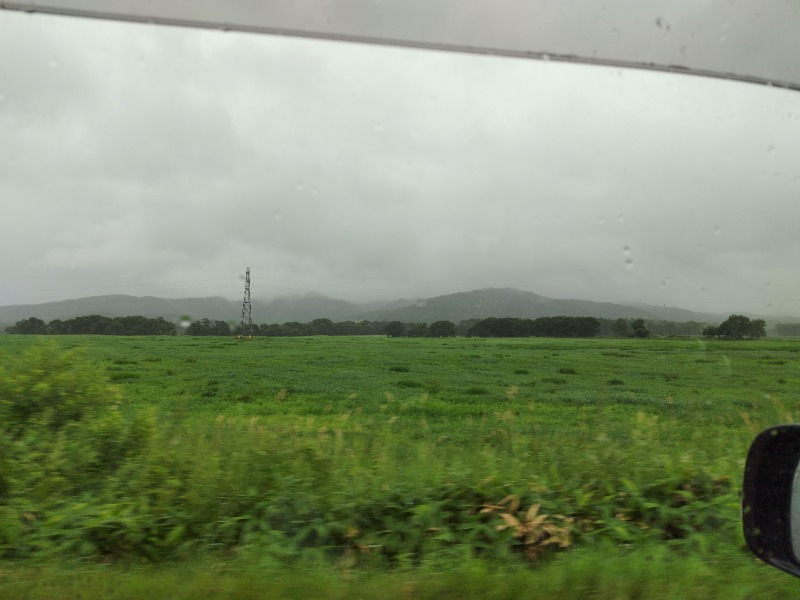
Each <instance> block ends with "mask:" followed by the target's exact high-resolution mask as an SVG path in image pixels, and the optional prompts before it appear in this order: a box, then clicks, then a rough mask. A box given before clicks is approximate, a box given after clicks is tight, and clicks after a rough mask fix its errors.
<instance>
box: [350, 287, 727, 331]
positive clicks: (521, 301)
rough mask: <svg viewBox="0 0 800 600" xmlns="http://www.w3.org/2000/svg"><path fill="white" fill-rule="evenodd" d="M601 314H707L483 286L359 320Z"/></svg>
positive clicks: (682, 317)
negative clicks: (548, 295)
mask: <svg viewBox="0 0 800 600" xmlns="http://www.w3.org/2000/svg"><path fill="white" fill-rule="evenodd" d="M555 316H568V317H601V318H606V319H618V318H620V317H622V318H643V319H658V320H665V321H706V320H709V319H710V318H711V317H710V316H709V315H705V314H701V313H696V312H692V311H690V310H685V309H681V308H669V307H656V306H647V305H636V306H628V305H623V304H612V303H609V302H590V301H588V300H556V299H553V298H547V297H545V296H540V295H538V294H534V293H533V292H525V291H522V290H517V289H514V288H486V289H482V290H473V291H471V292H459V293H456V294H447V295H445V296H437V297H435V298H429V299H427V300H422V301H419V302H416V303H414V304H411V305H409V306H405V307H401V308H396V309H392V310H377V311H370V312H366V313H362V314H360V315H358V317H357V318H358V319H368V320H370V321H403V322H413V323H419V322H426V323H431V322H433V321H439V320H448V321H453V322H455V323H458V322H459V321H463V320H466V319H485V318H487V317H519V318H523V319H536V318H539V317H555Z"/></svg>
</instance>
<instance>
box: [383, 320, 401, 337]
mask: <svg viewBox="0 0 800 600" xmlns="http://www.w3.org/2000/svg"><path fill="white" fill-rule="evenodd" d="M383 331H384V333H385V334H386V335H387V336H388V337H403V336H405V335H406V326H405V323H401V322H400V321H392V322H390V323H388V324H387V325H386V327H385V329H384V330H383Z"/></svg>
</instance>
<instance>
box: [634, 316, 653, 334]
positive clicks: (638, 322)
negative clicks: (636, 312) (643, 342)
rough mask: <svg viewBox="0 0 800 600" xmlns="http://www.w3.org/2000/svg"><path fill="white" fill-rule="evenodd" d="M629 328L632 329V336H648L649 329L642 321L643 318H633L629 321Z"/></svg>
mask: <svg viewBox="0 0 800 600" xmlns="http://www.w3.org/2000/svg"><path fill="white" fill-rule="evenodd" d="M631 329H633V336H634V337H637V338H648V337H650V330H649V329H648V328H647V324H646V323H645V322H644V319H634V320H633V321H631Z"/></svg>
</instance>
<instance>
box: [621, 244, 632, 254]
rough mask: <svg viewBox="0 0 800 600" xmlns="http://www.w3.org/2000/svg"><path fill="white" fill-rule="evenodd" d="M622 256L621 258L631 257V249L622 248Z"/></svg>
mask: <svg viewBox="0 0 800 600" xmlns="http://www.w3.org/2000/svg"><path fill="white" fill-rule="evenodd" d="M622 254H623V256H630V255H631V247H630V246H624V247H623V248H622Z"/></svg>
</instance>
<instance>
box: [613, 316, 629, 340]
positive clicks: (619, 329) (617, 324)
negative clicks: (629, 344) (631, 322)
mask: <svg viewBox="0 0 800 600" xmlns="http://www.w3.org/2000/svg"><path fill="white" fill-rule="evenodd" d="M611 333H613V334H614V337H628V322H627V321H626V320H625V319H617V320H616V321H614V323H613V324H612V325H611Z"/></svg>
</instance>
